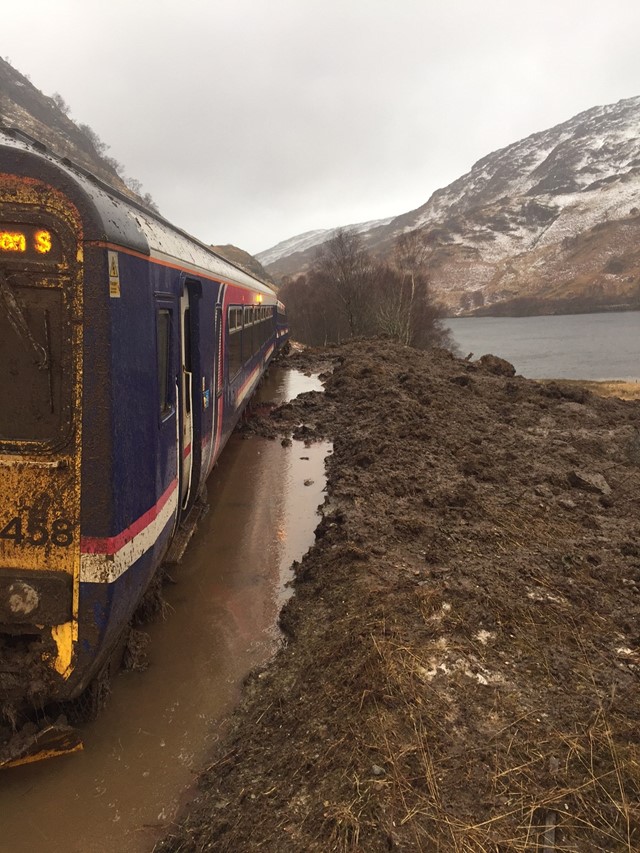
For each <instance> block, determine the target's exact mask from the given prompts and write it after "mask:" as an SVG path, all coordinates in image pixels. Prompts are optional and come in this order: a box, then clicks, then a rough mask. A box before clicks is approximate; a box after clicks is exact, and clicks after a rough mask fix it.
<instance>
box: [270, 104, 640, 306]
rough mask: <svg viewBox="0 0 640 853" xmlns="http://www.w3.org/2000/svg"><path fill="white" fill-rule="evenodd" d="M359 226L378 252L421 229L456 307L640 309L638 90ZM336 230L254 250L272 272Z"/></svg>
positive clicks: (297, 264) (302, 264) (308, 254)
mask: <svg viewBox="0 0 640 853" xmlns="http://www.w3.org/2000/svg"><path fill="white" fill-rule="evenodd" d="M356 227H357V229H358V230H359V231H360V232H361V233H362V235H363V237H364V239H365V242H366V244H367V245H368V247H369V248H370V250H371V251H372V252H373V253H374V254H378V255H382V256H384V255H386V254H388V253H389V252H390V250H391V246H392V243H393V240H394V239H395V237H397V235H398V234H400V233H402V232H403V231H408V230H413V229H419V230H420V231H421V232H422V233H423V235H424V239H425V241H426V242H427V244H428V245H429V247H430V259H429V265H430V271H431V278H432V285H433V289H434V292H435V293H436V294H437V296H438V297H439V298H440V299H441V300H442V301H443V302H444V303H445V305H446V306H447V308H448V309H449V311H450V312H451V313H468V312H470V311H473V310H480V311H484V312H486V313H554V312H561V311H568V310H600V309H614V308H631V307H636V308H637V307H640V249H639V248H638V246H639V241H638V237H639V236H640V97H635V98H630V99H627V100H623V101H619V102H618V103H616V104H611V105H608V106H603V107H594V108H593V109H590V110H587V111H586V112H583V113H580V114H579V115H577V116H575V117H574V118H572V119H570V120H569V121H567V122H564V123H563V124H560V125H558V126H556V127H553V128H551V129H549V130H545V131H542V132H540V133H535V134H533V135H532V136H529V137H527V138H526V139H523V140H520V141H519V142H516V143H514V144H512V145H509V146H508V147H506V148H503V149H501V150H499V151H495V152H493V153H492V154H489V155H488V156H487V157H484V158H483V159H482V160H479V161H478V162H477V163H476V164H475V165H474V166H473V167H472V169H471V171H470V172H468V173H467V174H466V175H463V176H462V177H461V178H459V179H458V180H456V181H454V182H453V183H452V184H450V185H449V186H448V187H445V188H444V189H441V190H438V191H437V192H435V193H434V194H433V195H432V196H431V198H430V199H429V200H428V201H427V203H426V204H424V205H423V206H422V207H420V208H418V209H417V210H414V211H411V212H410V213H406V214H404V215H402V216H398V217H396V218H395V219H392V220H391V221H389V220H383V221H380V222H374V223H364V224H363V225H360V226H356ZM332 233H333V232H331V231H329V232H311V233H310V234H307V235H301V237H297V238H293V239H292V240H291V241H286V242H285V243H282V244H279V246H277V247H274V248H273V249H271V250H268V251H266V252H262V253H260V254H259V255H258V258H259V259H260V260H261V261H262V262H263V263H264V264H265V266H266V267H267V269H268V270H269V272H271V274H272V275H275V276H282V275H295V274H297V273H299V272H304V271H305V270H306V269H307V268H308V267H309V264H310V263H311V262H312V260H313V254H314V252H315V246H317V245H318V244H319V243H321V242H323V241H324V240H325V239H328V238H329V237H330V236H331V234H332Z"/></svg>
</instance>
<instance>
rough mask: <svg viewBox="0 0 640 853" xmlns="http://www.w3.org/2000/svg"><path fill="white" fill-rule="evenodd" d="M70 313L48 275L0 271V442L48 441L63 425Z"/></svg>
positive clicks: (67, 404)
mask: <svg viewBox="0 0 640 853" xmlns="http://www.w3.org/2000/svg"><path fill="white" fill-rule="evenodd" d="M70 315H71V306H70V300H69V299H68V297H67V295H66V294H65V292H64V290H63V289H62V287H58V286H53V280H52V279H49V278H45V277H40V276H39V275H34V276H31V275H28V274H26V273H25V274H23V275H21V276H18V275H16V276H15V277H14V276H13V275H9V274H7V273H6V272H4V271H0V393H1V394H2V405H1V406H0V444H5V443H6V444H9V445H10V444H11V443H13V442H20V441H36V442H51V441H55V440H59V439H60V438H61V437H62V435H63V433H64V432H66V431H67V430H68V426H69V421H70V406H71V393H72V367H71V357H72V356H71V338H72V325H71V316H70ZM9 449H11V448H9Z"/></svg>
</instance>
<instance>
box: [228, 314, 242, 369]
mask: <svg viewBox="0 0 640 853" xmlns="http://www.w3.org/2000/svg"><path fill="white" fill-rule="evenodd" d="M242 313H243V311H242V308H240V307H234V306H231V307H230V308H229V378H230V379H231V378H233V377H234V376H235V375H236V373H237V372H238V371H239V370H240V368H241V367H242V338H243V331H242Z"/></svg>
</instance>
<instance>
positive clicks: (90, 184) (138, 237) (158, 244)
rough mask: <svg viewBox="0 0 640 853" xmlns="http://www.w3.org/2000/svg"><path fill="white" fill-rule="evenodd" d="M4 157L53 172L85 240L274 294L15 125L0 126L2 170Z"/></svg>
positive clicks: (27, 168)
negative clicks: (75, 205)
mask: <svg viewBox="0 0 640 853" xmlns="http://www.w3.org/2000/svg"><path fill="white" fill-rule="evenodd" d="M8 160H10V161H12V162H11V164H10V165H11V166H13V167H14V168H16V167H17V166H20V167H21V168H20V169H19V171H20V172H21V173H24V174H28V175H30V176H32V177H38V178H42V179H43V180H47V178H49V179H50V180H55V178H56V177H57V178H58V180H56V181H55V183H56V185H59V184H60V182H62V183H63V184H64V187H63V188H64V190H65V191H66V192H67V193H68V194H69V195H70V196H71V197H72V199H73V200H74V201H75V202H77V203H79V204H78V206H79V209H80V211H81V214H82V215H83V219H84V221H85V238H86V239H89V240H98V241H104V242H106V243H112V244H114V245H117V246H122V247H123V248H127V249H130V250H132V251H135V252H139V253H141V254H144V255H148V256H149V257H151V258H157V259H159V260H163V261H168V262H175V263H176V264H177V265H180V266H185V267H188V268H190V269H192V270H193V271H194V272H201V273H202V274H206V276H207V277H209V278H217V279H224V280H225V281H231V282H233V283H235V284H239V285H241V286H243V287H248V288H250V289H251V290H254V291H258V292H261V293H265V294H269V295H272V296H275V293H274V291H273V289H272V288H270V287H269V286H268V285H267V284H265V283H264V282H262V281H260V279H258V278H256V277H255V276H253V275H251V274H250V273H248V272H246V270H244V269H242V268H241V267H238V266H236V265H235V264H233V263H232V262H231V261H228V260H226V258H223V257H221V256H220V255H218V254H217V253H216V252H214V251H213V249H211V248H210V247H209V246H207V245H206V243H203V242H202V241H200V240H198V239H196V238H195V237H192V236H191V235H190V234H187V232H186V231H183V230H181V229H180V228H176V227H175V226H174V225H172V224H171V223H170V222H168V221H167V220H166V219H164V217H162V216H160V215H159V214H157V213H155V212H154V211H152V210H149V209H148V208H146V207H144V205H142V204H139V203H138V202H136V201H134V200H133V199H131V198H129V197H128V196H126V195H124V194H123V193H121V192H119V191H118V190H116V189H114V188H113V187H111V186H109V185H108V184H106V183H105V182H103V181H101V180H100V179H99V178H97V177H96V176H95V175H93V174H92V173H91V172H89V171H87V170H86V169H84V168H82V166H78V165H77V164H75V163H73V162H72V161H71V160H68V159H67V158H61V157H58V156H57V155H56V154H54V153H53V152H52V151H50V150H49V149H48V148H47V146H46V145H44V144H43V143H41V142H39V141H38V140H37V139H34V138H33V137H31V136H29V135H28V134H26V133H24V132H23V131H21V130H19V129H17V128H9V127H3V126H0V170H3V169H4V168H6V165H7V162H6V161H8Z"/></svg>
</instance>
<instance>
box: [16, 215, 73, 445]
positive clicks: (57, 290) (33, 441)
mask: <svg viewBox="0 0 640 853" xmlns="http://www.w3.org/2000/svg"><path fill="white" fill-rule="evenodd" d="M4 212H5V213H6V216H4V219H5V220H6V221H7V222H11V223H15V224H16V226H18V227H24V228H27V229H37V228H40V229H44V230H46V231H48V232H50V236H51V237H52V238H53V240H54V242H55V247H56V248H55V257H53V256H52V257H50V258H47V259H40V258H39V257H35V256H32V255H28V256H24V255H22V254H20V255H16V256H15V257H14V256H13V255H9V254H6V255H4V256H3V257H2V266H3V273H4V276H5V278H4V282H5V287H6V289H7V290H8V291H9V293H10V295H11V297H12V299H11V301H12V302H13V300H15V302H16V303H17V306H18V308H17V312H18V314H19V318H18V319H19V320H20V319H24V318H25V317H26V318H28V317H29V314H30V313H31V312H32V311H33V312H34V314H35V315H37V313H38V311H40V312H41V313H42V314H43V316H44V324H43V325H42V324H37V323H36V324H35V326H34V324H33V322H32V320H30V319H27V320H26V326H27V327H28V332H25V333H24V334H26V340H27V342H28V344H29V345H30V346H31V347H32V348H33V350H34V353H37V354H38V356H40V355H41V354H42V353H46V358H45V359H44V363H43V365H44V366H43V367H42V369H40V368H39V371H41V375H42V376H43V377H48V383H47V387H48V390H47V395H48V410H47V416H48V419H49V421H50V423H49V424H48V428H46V429H44V430H43V431H42V433H41V434H36V433H35V432H33V433H29V430H28V429H25V431H24V432H23V433H22V434H20V435H19V434H17V433H15V434H12V435H0V452H1V453H7V454H16V453H18V454H19V453H24V452H25V450H28V452H29V453H34V454H42V453H51V452H59V451H62V450H63V448H65V447H67V446H68V445H69V443H70V442H71V441H72V440H73V436H74V434H75V431H76V421H77V413H76V412H75V410H74V402H73V401H74V387H75V384H74V383H75V377H77V371H78V368H79V365H78V357H77V356H76V355H75V354H74V350H75V348H76V347H75V343H76V341H77V338H76V332H75V331H74V328H75V327H76V326H77V324H78V313H77V312H78V291H77V288H78V285H79V280H78V273H79V271H80V270H81V265H80V264H79V262H78V261H77V260H76V256H77V235H76V234H75V233H74V231H73V230H72V228H71V227H70V226H69V223H67V222H66V221H65V220H64V219H62V218H61V217H59V216H58V215H56V214H55V213H53V212H52V211H49V210H47V211H36V210H34V209H33V207H31V206H30V207H29V208H28V209H22V208H20V209H15V208H14V205H13V204H11V203H8V204H7V206H6V208H5V210H4ZM31 297H34V299H33V300H32V299H31ZM5 298H6V296H5ZM47 301H49V302H50V303H51V304H50V305H49V306H47V305H46V303H47ZM53 312H55V313H57V314H58V316H59V323H58V324H55V317H54V316H53ZM9 323H10V325H12V324H11V321H10V320H9ZM52 324H54V325H52ZM36 330H37V332H36ZM14 331H15V327H14ZM55 332H59V335H56V334H55ZM16 334H18V336H20V335H22V334H23V333H22V332H16ZM23 344H24V341H23ZM24 346H26V344H24ZM20 352H23V348H22V347H21V349H20ZM24 352H26V350H24ZM34 363H35V355H34ZM23 381H24V377H23ZM32 402H33V403H35V402H36V400H35V399H34V400H33V401H32ZM39 402H41V401H38V403H39Z"/></svg>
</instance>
